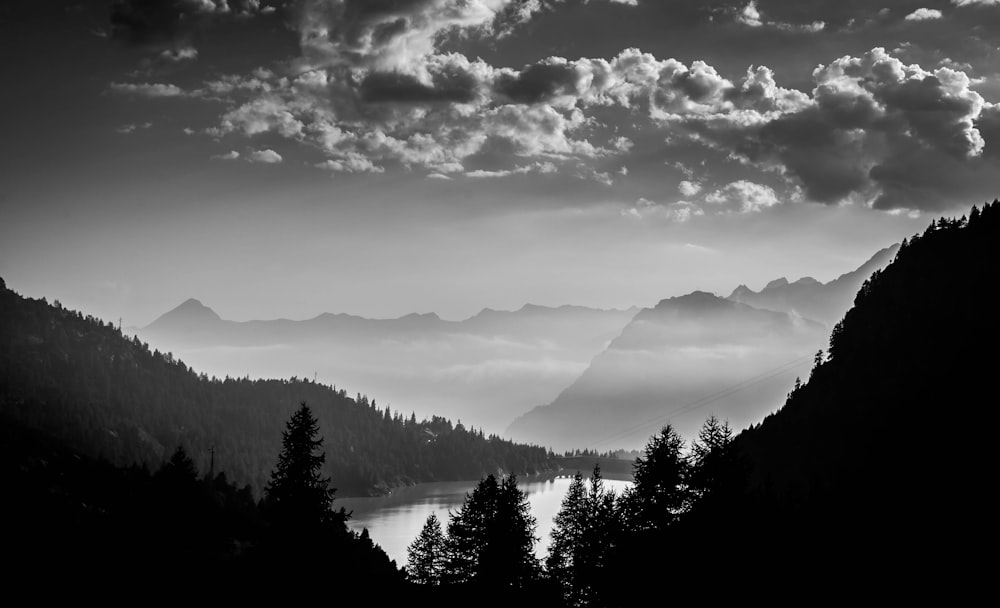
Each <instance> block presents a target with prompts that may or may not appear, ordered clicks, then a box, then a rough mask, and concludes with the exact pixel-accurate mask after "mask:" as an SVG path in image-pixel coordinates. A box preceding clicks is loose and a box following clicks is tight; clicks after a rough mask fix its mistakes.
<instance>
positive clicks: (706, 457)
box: [689, 416, 734, 500]
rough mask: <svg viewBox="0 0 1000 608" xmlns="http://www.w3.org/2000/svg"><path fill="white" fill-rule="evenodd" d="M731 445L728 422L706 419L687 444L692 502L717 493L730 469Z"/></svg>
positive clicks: (712, 418) (731, 460) (731, 463)
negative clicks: (694, 436) (688, 446)
mask: <svg viewBox="0 0 1000 608" xmlns="http://www.w3.org/2000/svg"><path fill="white" fill-rule="evenodd" d="M732 442H733V430H732V428H730V426H729V423H728V422H720V421H719V419H718V418H717V417H715V416H709V418H708V420H706V421H705V424H703V425H702V427H701V430H699V431H698V438H697V439H695V440H694V441H693V442H692V443H691V469H690V474H689V488H690V490H691V493H692V497H693V499H694V500H705V499H707V498H708V497H709V496H710V495H711V494H712V493H713V492H716V491H718V490H719V488H720V486H721V484H722V483H723V481H724V479H723V478H724V476H725V475H727V474H728V473H730V472H731V471H732V470H733V466H734V454H733V450H732Z"/></svg>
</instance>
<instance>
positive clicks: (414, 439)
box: [0, 282, 553, 495]
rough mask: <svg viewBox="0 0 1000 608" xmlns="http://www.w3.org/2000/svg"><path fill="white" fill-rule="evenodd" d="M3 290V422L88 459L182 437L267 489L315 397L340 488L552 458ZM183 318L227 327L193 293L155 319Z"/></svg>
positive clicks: (128, 459)
mask: <svg viewBox="0 0 1000 608" xmlns="http://www.w3.org/2000/svg"><path fill="white" fill-rule="evenodd" d="M0 286H2V287H0V417H6V418H8V419H10V420H12V421H14V422H16V423H17V424H21V425H24V426H25V427H27V428H31V429H35V430H38V431H40V432H42V433H44V434H46V435H47V436H51V437H53V438H54V439H56V440H58V441H60V442H62V443H64V444H66V445H67V446H68V447H69V448H71V449H74V450H78V451H80V452H81V453H83V454H85V455H87V456H89V457H92V458H100V459H103V460H107V461H108V462H110V463H111V464H114V465H117V466H128V465H132V464H144V465H147V466H149V467H151V468H155V467H157V466H159V465H160V464H161V463H162V462H163V461H164V460H165V459H166V457H167V456H168V455H169V452H170V451H171V450H173V449H174V448H175V447H176V446H178V445H183V446H184V447H185V449H186V450H187V452H188V453H189V454H190V455H191V456H192V458H193V459H194V461H195V463H196V465H197V466H198V467H199V468H200V469H201V470H203V471H205V470H209V469H210V468H211V466H212V464H213V463H214V465H215V467H217V468H218V469H219V470H224V471H226V472H227V474H228V475H229V476H230V478H231V479H232V480H234V481H236V482H237V483H239V484H240V485H243V484H249V485H250V486H251V487H252V488H253V489H254V490H255V491H257V492H259V491H260V490H261V489H262V488H263V485H264V483H265V481H266V480H267V478H268V476H269V475H270V472H271V470H272V468H273V467H274V466H275V459H276V457H277V454H278V451H279V446H280V442H281V431H282V429H283V428H284V424H285V421H286V420H287V419H288V418H289V416H290V415H291V412H292V411H293V410H294V408H296V407H297V406H298V404H299V403H301V402H303V401H305V402H307V403H308V404H309V405H310V406H311V407H312V409H313V411H314V413H315V415H316V417H317V418H318V420H319V424H320V432H321V434H322V435H323V437H324V440H325V441H324V447H325V449H326V465H325V470H324V473H325V474H326V475H328V476H330V477H331V479H332V480H333V483H334V485H335V486H336V487H338V488H339V489H340V491H341V495H365V494H370V493H378V492H381V491H384V490H385V489H387V488H391V487H393V486H396V485H400V484H409V483H414V482H420V481H435V480H464V479H475V478H478V477H480V476H482V475H484V474H485V473H487V472H494V471H497V470H504V471H511V472H521V473H526V472H532V471H539V470H547V469H548V468H550V467H552V466H553V464H552V462H551V459H550V457H549V454H547V453H546V451H545V450H544V449H542V448H538V447H531V446H526V445H516V444H514V443H512V442H510V441H506V440H503V439H500V438H499V437H495V436H488V435H487V434H485V433H483V432H482V430H481V429H480V430H474V429H472V428H471V427H466V426H465V425H462V424H460V423H452V422H451V421H450V420H448V419H445V418H442V417H438V416H433V417H428V418H427V419H425V420H423V421H418V420H417V419H416V417H415V416H404V415H403V414H402V413H401V412H399V411H395V410H390V408H388V407H385V408H379V407H377V406H376V404H375V402H374V401H369V400H368V398H366V397H362V396H361V395H358V396H357V398H356V399H352V398H349V397H348V396H347V393H346V391H345V390H344V389H335V388H333V387H331V386H326V385H323V384H319V383H316V382H313V381H310V380H299V379H297V378H292V379H290V380H250V379H247V378H244V379H234V378H231V377H230V378H226V379H224V380H223V379H218V378H209V377H208V376H207V375H206V374H204V373H201V374H198V373H196V372H195V371H194V370H193V369H191V368H189V367H188V366H187V365H186V364H185V363H183V362H181V361H180V360H179V359H177V358H175V357H174V356H173V355H172V354H170V353H166V354H164V353H161V352H160V351H158V350H151V349H150V348H149V347H148V345H146V344H144V343H143V342H141V341H140V340H139V339H138V338H132V339H129V338H126V337H125V336H123V335H122V334H121V332H120V331H119V330H118V329H117V328H115V327H113V326H112V325H111V324H105V323H102V322H101V321H99V320H98V319H95V318H93V317H90V316H86V317H85V316H84V315H82V314H80V313H78V312H73V311H69V310H66V309H64V308H62V307H61V306H53V305H49V304H48V303H46V302H45V301H44V300H33V299H28V298H23V297H21V296H20V295H18V294H16V293H14V292H13V291H10V290H9V289H7V288H6V286H5V285H4V284H3V283H2V282H0ZM175 322H182V323H183V324H184V325H183V327H190V326H191V325H190V323H192V322H194V323H201V324H203V325H204V326H205V327H210V328H214V327H215V326H218V325H222V326H225V325H226V324H227V323H229V322H227V321H223V320H221V319H218V316H217V315H214V314H213V313H211V311H210V310H208V309H207V308H205V307H204V306H202V305H201V304H199V303H197V302H196V301H189V302H186V303H185V304H183V305H182V306H181V307H180V308H178V309H175V310H174V311H172V312H171V313H169V314H168V315H165V317H164V318H162V319H160V320H159V321H158V322H157V323H159V324H160V325H161V326H169V324H171V323H175Z"/></svg>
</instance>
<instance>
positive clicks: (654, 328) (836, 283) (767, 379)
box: [507, 246, 898, 450]
mask: <svg viewBox="0 0 1000 608" xmlns="http://www.w3.org/2000/svg"><path fill="white" fill-rule="evenodd" d="M897 250H898V246H893V247H888V248H885V249H882V250H881V251H879V252H878V253H876V254H875V255H874V256H872V257H871V258H870V259H869V260H868V261H867V262H865V263H864V264H863V265H861V266H860V267H859V268H857V269H856V270H854V271H851V272H848V273H846V274H843V275H841V276H840V277H838V278H837V279H834V280H832V281H830V282H828V283H821V282H820V281H817V280H815V279H812V278H808V277H807V278H804V279H799V280H798V281H795V282H793V283H789V282H788V280H787V279H777V280H774V281H771V282H770V283H768V284H767V286H765V287H764V289H762V290H761V291H760V292H755V291H752V290H751V289H749V288H747V287H746V286H744V285H741V286H739V287H737V288H736V290H735V291H734V292H733V294H732V295H730V297H729V298H721V297H719V296H716V295H713V294H710V293H705V292H697V291H696V292H694V293H691V294H688V295H685V296H681V297H674V298H668V299H665V300H662V301H661V302H660V303H659V304H657V305H656V306H655V307H653V308H648V309H643V310H641V311H640V312H638V313H637V314H636V315H635V317H634V318H633V319H632V321H631V322H630V323H629V324H628V325H627V326H625V328H624V329H623V330H622V333H621V335H619V336H618V337H617V338H616V339H615V340H613V341H612V342H611V343H610V344H609V345H608V347H607V349H605V350H604V351H603V352H602V353H601V354H599V355H598V356H596V357H595V358H594V360H593V361H591V363H590V365H589V366H588V368H587V369H586V370H585V371H584V372H583V374H581V376H580V377H579V378H578V379H577V380H575V381H574V382H573V383H572V384H570V385H569V386H568V387H567V388H566V389H565V390H564V391H563V392H561V393H560V394H559V396H558V397H556V399H555V400H554V401H552V402H550V403H549V404H547V405H543V406H539V407H536V408H534V409H532V410H531V411H529V412H527V413H526V414H524V415H522V416H520V417H519V418H517V419H516V420H515V421H514V422H513V423H512V424H511V425H510V427H508V429H507V435H508V436H511V437H515V438H517V439H519V440H522V441H530V442H537V443H540V444H542V445H548V446H552V447H554V448H555V449H557V450H564V449H569V448H572V447H575V446H580V445H584V446H587V447H593V448H597V449H601V450H604V449H609V448H612V447H619V446H626V447H634V446H636V445H639V444H641V442H642V441H644V440H645V438H646V437H648V436H649V435H650V433H651V432H653V431H655V430H656V428H657V426H658V425H661V424H663V423H665V422H668V421H669V422H671V423H672V424H673V425H674V426H675V427H676V428H677V429H678V430H679V431H681V433H682V434H684V435H687V436H691V435H693V434H694V433H696V432H697V429H698V426H699V425H700V423H701V421H702V420H704V418H705V417H706V416H708V415H710V414H715V415H717V416H718V417H720V418H723V419H727V420H729V422H730V423H731V424H732V425H734V426H735V427H736V428H742V427H743V426H746V425H747V424H750V423H752V422H753V421H755V420H759V419H760V418H761V417H762V416H764V415H765V414H767V413H768V412H770V411H773V410H774V409H775V408H776V407H777V406H778V405H779V404H780V403H781V402H782V400H783V399H784V396H785V394H786V393H787V392H788V389H789V388H790V387H791V386H792V384H793V382H794V379H795V377H796V376H797V375H799V374H801V373H802V372H803V370H805V369H807V368H808V364H809V362H810V361H811V360H812V356H811V355H812V354H814V353H816V351H817V350H819V349H820V348H823V347H824V346H825V343H826V340H827V335H828V332H829V327H830V326H831V325H832V324H833V323H834V322H835V321H836V320H837V319H839V318H840V316H842V315H843V314H844V313H845V312H846V311H847V309H848V308H849V307H850V305H851V301H852V300H853V299H854V295H855V294H856V293H857V291H858V288H859V287H861V285H862V283H863V282H864V280H865V279H867V278H868V276H869V275H871V273H872V272H873V271H874V270H876V269H878V268H880V267H882V266H884V265H885V264H886V263H888V262H889V260H891V259H892V256H893V255H895V253H896V251H897ZM814 315H815V317H816V318H817V320H812V319H813V316H814Z"/></svg>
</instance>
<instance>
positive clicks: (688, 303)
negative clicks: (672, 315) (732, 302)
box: [655, 290, 728, 309]
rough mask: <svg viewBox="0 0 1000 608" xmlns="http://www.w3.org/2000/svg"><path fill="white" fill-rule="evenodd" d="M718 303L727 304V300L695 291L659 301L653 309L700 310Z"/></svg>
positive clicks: (705, 292)
mask: <svg viewBox="0 0 1000 608" xmlns="http://www.w3.org/2000/svg"><path fill="white" fill-rule="evenodd" d="M720 302H726V303H728V301H727V300H723V299H722V298H720V297H719V296H717V295H715V294H714V293H708V292H707V291H698V290H695V291H692V292H691V293H689V294H685V295H683V296H674V297H672V298H666V299H664V300H660V302H659V304H657V305H656V306H655V308H661V309H662V308H667V307H677V308H702V307H705V306H713V305H718V304H719V303H720Z"/></svg>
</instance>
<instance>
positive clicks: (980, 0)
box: [951, 0, 1000, 6]
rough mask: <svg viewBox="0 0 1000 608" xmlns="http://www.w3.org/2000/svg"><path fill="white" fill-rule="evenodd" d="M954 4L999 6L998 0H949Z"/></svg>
mask: <svg viewBox="0 0 1000 608" xmlns="http://www.w3.org/2000/svg"><path fill="white" fill-rule="evenodd" d="M951 3H952V4H954V5H955V6H1000V0H951Z"/></svg>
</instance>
